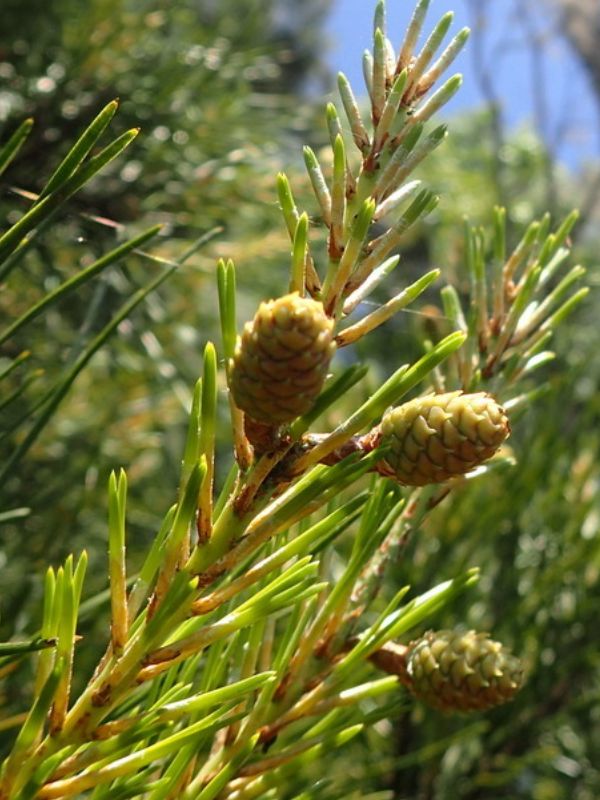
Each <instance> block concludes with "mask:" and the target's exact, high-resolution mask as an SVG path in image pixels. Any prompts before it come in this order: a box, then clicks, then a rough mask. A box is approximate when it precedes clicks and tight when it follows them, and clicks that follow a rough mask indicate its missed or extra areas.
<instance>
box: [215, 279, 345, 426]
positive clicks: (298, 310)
mask: <svg viewBox="0 0 600 800" xmlns="http://www.w3.org/2000/svg"><path fill="white" fill-rule="evenodd" d="M334 351H335V342H334V341H333V320H331V319H330V318H329V317H328V316H327V315H326V314H325V311H324V310H323V306H322V304H321V303H319V302H318V301H316V300H313V299H312V298H307V297H300V295H299V294H298V293H297V292H294V293H292V294H288V295H285V296H284V297H279V298H278V299H276V300H270V301H269V302H266V303H261V305H260V307H259V309H258V311H257V312H256V315H255V317H254V319H253V320H252V322H248V323H246V325H245V326H244V331H243V333H242V336H241V337H240V338H239V339H238V342H237V345H236V350H235V354H234V358H233V364H232V369H231V391H232V393H233V398H234V400H235V403H236V405H237V406H238V407H239V408H241V409H242V411H245V412H246V414H248V416H250V417H252V419H255V420H258V421H259V422H263V423H266V424H268V425H281V424H284V423H286V422H291V421H292V420H293V419H295V418H296V417H298V416H299V415H301V414H305V413H306V412H307V411H309V410H310V409H311V408H312V406H313V405H314V402H315V400H316V398H317V396H318V395H319V393H320V392H321V389H322V387H323V383H324V381H325V378H326V376H327V372H328V369H329V362H330V361H331V357H332V356H333V353H334Z"/></svg>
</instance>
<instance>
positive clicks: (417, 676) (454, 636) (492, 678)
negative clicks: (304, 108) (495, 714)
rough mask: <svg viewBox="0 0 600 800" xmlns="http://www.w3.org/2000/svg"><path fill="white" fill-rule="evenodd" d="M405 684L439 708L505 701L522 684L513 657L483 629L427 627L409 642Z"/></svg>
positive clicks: (472, 708)
mask: <svg viewBox="0 0 600 800" xmlns="http://www.w3.org/2000/svg"><path fill="white" fill-rule="evenodd" d="M406 672H407V675H408V677H409V678H410V690H411V692H412V693H413V694H414V695H415V697H418V698H419V700H422V701H423V702H424V703H427V705H429V706H431V707H432V708H437V709H439V710H440V711H482V710H484V709H487V708H492V707H493V706H497V705H500V704H501V703H506V702H507V701H508V700H511V699H512V698H513V696H514V695H515V694H516V693H517V692H518V690H519V689H520V688H521V685H522V682H523V669H522V666H521V663H520V661H519V659H518V658H516V657H515V656H513V655H512V654H511V653H510V652H509V651H508V650H507V649H506V648H505V647H503V645H502V644H500V642H494V641H492V640H491V639H488V634H487V633H476V632H475V631H468V632H467V633H461V632H460V631H435V632H433V631H430V632H429V633H426V634H425V636H423V637H421V638H420V639H417V641H415V642H412V643H411V644H410V645H409V649H408V654H407V657H406Z"/></svg>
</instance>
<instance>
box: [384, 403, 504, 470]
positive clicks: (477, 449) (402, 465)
mask: <svg viewBox="0 0 600 800" xmlns="http://www.w3.org/2000/svg"><path fill="white" fill-rule="evenodd" d="M509 433H510V425H509V422H508V418H507V416H506V414H505V413H504V409H503V408H502V407H501V406H499V405H498V403H497V402H496V401H495V400H494V398H493V397H491V396H490V395H489V394H486V393H485V392H478V393H477V394H463V393H462V392H448V393H446V394H432V395H428V396H427V397H417V398H416V399H415V400H411V401H410V402H408V403H405V404H404V405H401V406H398V407H397V408H392V409H390V410H389V411H387V412H386V414H385V415H384V417H383V419H382V421H381V436H382V441H383V442H384V443H387V444H389V445H390V448H391V449H390V450H389V452H388V453H387V455H386V457H385V459H384V460H383V461H381V462H379V464H378V466H377V468H378V470H379V472H381V473H382V474H384V475H388V476H389V477H392V478H395V479H396V480H397V481H398V482H399V483H402V484H405V485H408V486H425V485H426V484H430V483H440V482H441V481H445V480H448V478H452V477H454V476H455V475H463V474H464V473H466V472H469V471H470V470H472V469H473V468H474V467H476V466H477V465H478V464H481V463H482V462H483V461H485V460H486V459H488V458H490V457H491V456H493V455H494V453H495V452H496V450H497V449H498V448H499V447H500V445H501V444H502V442H503V441H504V440H505V439H506V437H507V436H508V435H509Z"/></svg>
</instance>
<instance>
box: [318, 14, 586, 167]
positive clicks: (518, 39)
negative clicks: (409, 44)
mask: <svg viewBox="0 0 600 800" xmlns="http://www.w3.org/2000/svg"><path fill="white" fill-rule="evenodd" d="M480 1H481V2H482V3H483V0H480ZM515 2H516V3H518V2H522V0H488V2H487V3H486V6H487V8H488V9H489V12H488V13H489V18H488V24H487V27H486V33H485V37H486V46H485V53H486V57H487V58H490V56H491V55H492V56H493V58H494V62H495V63H494V67H493V69H494V83H495V85H496V90H497V93H498V95H499V96H500V97H501V98H502V107H503V114H504V118H505V120H506V123H507V125H509V126H511V127H514V126H517V125H522V124H526V123H527V122H531V121H532V119H533V115H534V110H533V109H534V96H533V91H532V86H533V81H532V67H531V57H530V53H529V52H528V50H527V48H526V47H525V46H524V42H525V33H524V31H523V28H522V26H521V25H520V24H519V23H518V20H517V19H516V18H515V14H514V3H515ZM374 6H375V0H333V8H332V12H331V14H330V16H329V19H328V23H327V34H328V37H329V65H330V67H331V68H332V69H333V70H334V71H335V72H338V71H340V70H341V71H342V72H344V73H345V74H346V75H347V76H348V78H349V79H350V82H351V84H352V86H353V88H354V91H355V93H356V94H361V95H362V94H363V93H364V83H363V79H362V70H361V57H362V52H363V50H364V49H365V48H369V49H371V48H372V44H371V36H372V15H373V8H374ZM540 6H541V4H539V5H538V7H540ZM413 7H414V0H388V2H387V20H388V35H389V36H390V38H391V39H392V41H393V43H394V45H395V46H396V47H397V46H398V44H399V42H400V41H401V39H402V35H403V33H404V31H405V30H406V26H407V24H408V21H409V19H410V17H411V14H412V10H413ZM544 8H545V9H546V12H547V6H544ZM448 9H452V10H453V11H454V12H455V18H454V24H453V27H452V32H457V31H459V30H460V29H461V28H462V27H463V26H465V25H468V26H469V27H471V28H473V27H474V20H472V19H471V18H470V15H469V14H468V9H467V5H466V3H465V2H464V0H433V2H432V4H431V7H430V11H429V15H428V20H427V23H426V25H425V28H424V35H425V36H426V35H428V34H429V32H430V31H431V28H432V27H433V25H434V24H435V23H436V22H437V20H438V19H439V18H440V17H441V16H442V14H444V13H445V12H446V11H447V10H448ZM536 14H537V16H536V26H537V30H538V32H539V33H540V34H541V36H542V37H543V41H544V42H545V44H544V46H543V48H542V51H541V52H542V54H543V58H542V66H543V75H544V84H545V103H546V108H547V120H548V125H547V130H546V135H547V136H548V137H550V138H551V139H554V140H558V141H559V146H558V147H557V148H556V150H557V154H558V157H559V159H560V160H562V161H563V162H564V163H566V164H568V165H569V167H571V168H572V169H579V168H581V167H582V166H583V165H584V164H585V162H586V161H588V160H590V159H591V158H598V157H599V156H600V143H599V141H598V139H599V138H600V137H599V136H598V126H599V124H600V123H599V120H598V109H597V107H596V104H595V99H594V96H593V94H592V91H591V89H590V86H589V83H588V79H587V76H586V75H585V73H584V71H583V69H582V68H581V67H580V65H579V63H578V62H577V60H576V59H575V58H574V56H573V55H572V53H571V52H570V50H569V48H568V46H567V45H566V44H565V43H564V42H562V40H560V39H557V38H556V37H555V36H545V34H547V33H549V31H550V30H552V25H553V22H554V21H553V20H552V19H551V18H550V17H549V16H548V14H547V13H546V14H545V15H543V13H542V12H541V11H539V12H536ZM454 71H455V72H462V73H463V75H464V84H463V87H462V89H461V91H460V92H459V94H458V95H457V96H456V97H455V98H454V99H453V101H452V102H451V103H450V104H449V105H448V107H447V109H448V111H447V113H448V114H451V113H456V112H458V111H461V110H464V109H468V108H476V107H480V106H481V105H482V103H483V102H484V101H483V97H482V94H481V92H480V89H479V87H478V84H477V80H476V79H475V77H474V62H473V47H472V44H467V47H466V49H465V50H464V51H463V53H462V54H461V55H460V56H459V58H458V59H457V60H456V62H455V65H454ZM449 74H451V73H449Z"/></svg>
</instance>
